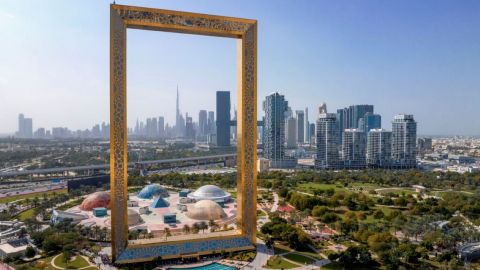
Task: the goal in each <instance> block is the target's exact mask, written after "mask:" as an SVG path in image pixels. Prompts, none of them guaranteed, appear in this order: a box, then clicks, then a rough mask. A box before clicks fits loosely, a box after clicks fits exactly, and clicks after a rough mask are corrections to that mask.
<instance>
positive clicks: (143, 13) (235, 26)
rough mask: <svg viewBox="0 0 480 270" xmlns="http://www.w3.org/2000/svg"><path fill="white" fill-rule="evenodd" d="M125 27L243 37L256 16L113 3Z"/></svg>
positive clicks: (113, 7) (253, 23)
mask: <svg viewBox="0 0 480 270" xmlns="http://www.w3.org/2000/svg"><path fill="white" fill-rule="evenodd" d="M112 9H113V10H116V11H117V12H118V14H119V16H120V17H121V18H122V20H123V22H124V23H125V25H126V27H128V28H134V29H145V30H157V31H165V32H176V33H184V34H196V35H209V36H220V37H230V38H242V36H243V34H244V33H245V32H246V31H247V30H248V29H249V28H250V27H251V26H253V25H255V24H256V23H257V21H256V20H250V19H242V18H233V17H224V16H216V15H209V14H200V13H191V12H180V11H172V10H163V9H155V8H144V7H132V6H124V5H113V4H112Z"/></svg>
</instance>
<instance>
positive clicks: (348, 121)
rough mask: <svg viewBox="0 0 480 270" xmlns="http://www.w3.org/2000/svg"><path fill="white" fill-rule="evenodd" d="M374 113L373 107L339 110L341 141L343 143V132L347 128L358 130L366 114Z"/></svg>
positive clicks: (352, 107)
mask: <svg viewBox="0 0 480 270" xmlns="http://www.w3.org/2000/svg"><path fill="white" fill-rule="evenodd" d="M369 112H370V113H373V105H365V104H362V105H351V106H348V107H346V108H343V109H339V110H337V121H338V124H339V135H340V136H339V141H340V142H342V141H343V132H344V130H345V129H347V128H350V129H351V128H358V124H359V121H360V119H361V118H363V117H364V116H365V114H366V113H369Z"/></svg>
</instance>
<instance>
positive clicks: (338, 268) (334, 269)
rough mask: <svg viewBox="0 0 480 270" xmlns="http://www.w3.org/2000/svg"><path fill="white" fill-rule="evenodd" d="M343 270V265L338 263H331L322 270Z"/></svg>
mask: <svg viewBox="0 0 480 270" xmlns="http://www.w3.org/2000/svg"><path fill="white" fill-rule="evenodd" d="M324 269H325V270H342V269H343V267H342V265H341V264H339V263H337V262H331V263H329V264H326V265H324V266H322V270H324Z"/></svg>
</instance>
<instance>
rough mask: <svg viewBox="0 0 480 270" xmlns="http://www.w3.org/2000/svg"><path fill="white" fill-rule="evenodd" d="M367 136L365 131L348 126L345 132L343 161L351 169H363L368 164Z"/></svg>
mask: <svg viewBox="0 0 480 270" xmlns="http://www.w3.org/2000/svg"><path fill="white" fill-rule="evenodd" d="M366 150H367V138H366V134H365V132H363V130H360V129H356V128H347V129H345V130H344V132H343V142H342V155H343V163H344V165H345V167H346V168H349V169H362V168H365V166H366V160H365V159H366Z"/></svg>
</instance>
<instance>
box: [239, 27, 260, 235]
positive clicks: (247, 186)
mask: <svg viewBox="0 0 480 270" xmlns="http://www.w3.org/2000/svg"><path fill="white" fill-rule="evenodd" d="M237 50H238V57H237V61H238V77H237V80H238V112H237V113H238V115H239V116H240V117H237V119H239V121H237V135H238V136H237V138H238V142H237V145H238V146H237V174H238V181H237V194H238V198H237V201H239V202H240V203H237V207H238V208H239V209H237V213H238V214H237V216H238V218H237V220H238V222H237V224H238V226H239V227H240V228H241V230H242V233H243V234H245V236H246V237H248V238H249V239H250V240H251V241H252V243H253V244H255V242H256V218H257V213H256V209H257V74H256V72H257V25H256V23H255V24H253V25H252V26H250V27H249V28H248V30H247V31H246V32H245V33H244V34H243V36H242V38H241V39H239V40H238V48H237Z"/></svg>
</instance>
